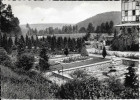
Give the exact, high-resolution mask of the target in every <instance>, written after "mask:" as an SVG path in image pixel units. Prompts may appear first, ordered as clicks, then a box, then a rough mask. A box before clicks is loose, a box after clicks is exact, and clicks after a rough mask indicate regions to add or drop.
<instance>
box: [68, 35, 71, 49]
mask: <svg viewBox="0 0 140 100" xmlns="http://www.w3.org/2000/svg"><path fill="white" fill-rule="evenodd" d="M68 48H69V49H70V51H71V38H70V37H69V38H68Z"/></svg>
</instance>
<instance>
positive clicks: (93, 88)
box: [57, 77, 115, 99]
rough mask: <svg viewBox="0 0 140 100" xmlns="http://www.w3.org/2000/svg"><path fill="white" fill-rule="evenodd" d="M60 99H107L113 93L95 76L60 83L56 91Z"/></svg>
mask: <svg viewBox="0 0 140 100" xmlns="http://www.w3.org/2000/svg"><path fill="white" fill-rule="evenodd" d="M57 96H60V98H62V99H75V98H76V99H102V98H104V99H108V98H110V99H111V98H115V96H114V94H113V93H112V92H111V91H109V90H108V89H107V87H106V86H103V85H101V82H100V81H98V80H97V79H95V78H93V77H92V78H89V79H83V80H73V81H70V82H68V83H66V84H65V85H62V86H61V87H60V89H59V91H58V93H57Z"/></svg>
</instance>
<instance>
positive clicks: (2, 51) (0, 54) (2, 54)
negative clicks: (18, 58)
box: [0, 47, 10, 64]
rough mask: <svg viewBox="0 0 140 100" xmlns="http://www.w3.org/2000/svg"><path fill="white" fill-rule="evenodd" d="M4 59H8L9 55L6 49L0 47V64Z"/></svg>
mask: <svg viewBox="0 0 140 100" xmlns="http://www.w3.org/2000/svg"><path fill="white" fill-rule="evenodd" d="M5 60H10V57H9V56H8V55H7V52H6V50H5V49H3V48H1V47H0V64H2V62H4V61H5Z"/></svg>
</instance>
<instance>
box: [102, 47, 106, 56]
mask: <svg viewBox="0 0 140 100" xmlns="http://www.w3.org/2000/svg"><path fill="white" fill-rule="evenodd" d="M106 55H107V52H106V48H105V46H104V47H103V51H102V56H103V58H105V57H106Z"/></svg>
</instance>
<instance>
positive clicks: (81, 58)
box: [62, 56, 88, 63]
mask: <svg viewBox="0 0 140 100" xmlns="http://www.w3.org/2000/svg"><path fill="white" fill-rule="evenodd" d="M86 59H88V57H87V56H78V57H69V58H67V59H64V60H63V61H62V62H63V63H71V62H75V61H80V60H86Z"/></svg>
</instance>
